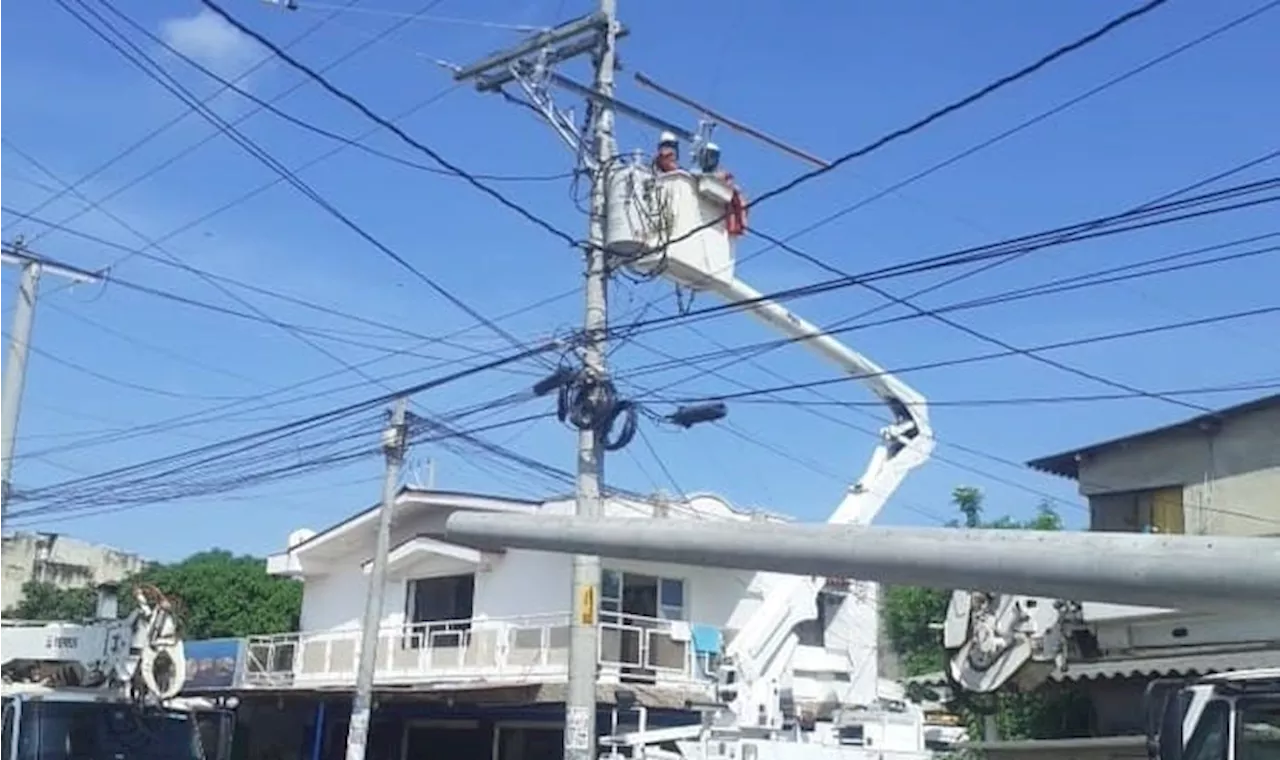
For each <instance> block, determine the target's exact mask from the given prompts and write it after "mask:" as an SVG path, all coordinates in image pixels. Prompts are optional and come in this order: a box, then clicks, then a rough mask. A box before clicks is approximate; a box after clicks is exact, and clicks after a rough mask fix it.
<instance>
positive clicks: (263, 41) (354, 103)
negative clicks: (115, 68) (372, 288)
mask: <svg viewBox="0 0 1280 760" xmlns="http://www.w3.org/2000/svg"><path fill="white" fill-rule="evenodd" d="M202 2H203V3H204V5H205V6H206V7H208V8H209V9H210V10H212V11H213V12H214V13H216V14H218V15H219V16H221V17H222V18H223V20H225V21H226V22H227V23H228V24H231V25H232V26H233V27H235V28H236V29H238V30H239V31H241V32H243V33H244V34H246V35H248V36H249V37H251V38H253V39H254V40H256V41H257V42H258V44H260V45H262V46H263V47H265V48H267V49H268V50H270V51H272V52H273V53H275V55H277V56H278V57H279V58H280V59H281V60H282V61H284V62H285V63H287V64H289V66H291V67H292V68H294V69H296V70H297V71H299V72H301V73H302V74H304V75H306V76H307V77H310V78H311V79H312V80H314V81H315V82H316V83H317V84H319V85H320V86H321V87H322V88H324V89H325V90H326V91H328V92H329V93H330V94H331V95H333V96H334V97H336V98H338V99H340V100H342V101H343V102H345V103H347V104H348V105H350V106H351V107H352V108H355V109H356V110H357V111H359V112H360V113H361V114H362V115H363V116H364V117H365V118H367V119H369V120H370V121H372V122H374V123H376V124H378V125H380V126H381V127H383V128H384V129H386V130H388V131H390V132H391V133H392V134H394V135H395V136H396V137H398V138H400V139H401V140H403V141H404V142H405V143H407V144H409V145H411V146H413V147H414V148H416V149H417V150H419V151H422V152H423V153H425V154H427V155H428V156H430V157H431V159H432V160H433V161H435V162H436V163H438V164H440V165H441V166H443V167H444V168H445V169H447V170H448V171H449V172H451V173H453V174H456V175H457V176H458V177H461V178H462V179H464V180H466V181H467V182H468V183H469V184H470V185H471V186H473V187H475V188H476V189H477V190H479V191H480V192H482V193H484V194H485V195H488V196H489V197H490V198H493V199H494V200H496V201H497V202H498V203H500V204H501V205H503V206H505V207H507V208H508V209H511V210H512V211H514V212H516V213H517V214H519V215H520V216H522V217H524V218H525V219H526V220H527V221H529V222H531V223H533V224H534V225H536V226H538V227H541V228H542V229H544V230H546V231H547V232H549V233H550V234H552V235H554V236H555V237H558V238H560V239H561V240H563V241H565V242H566V243H567V244H568V245H570V246H573V247H577V246H578V245H579V241H578V239H577V238H575V237H573V236H572V235H570V234H568V233H567V232H564V231H562V230H560V229H558V228H556V227H555V226H554V225H552V224H551V223H550V222H548V221H547V220H545V219H543V218H541V217H539V216H536V215H535V214H533V213H532V212H531V211H529V210H528V209H526V208H525V207H523V206H521V205H520V204H518V203H516V202H514V201H512V200H511V199H509V198H507V197H506V196H505V195H503V194H502V193H500V192H498V191H497V190H494V189H493V188H491V187H489V186H488V185H486V184H485V183H484V182H482V181H481V180H479V179H478V178H477V177H476V176H475V175H473V174H471V173H470V172H467V171H466V170H464V169H462V168H460V167H458V166H457V165H455V164H453V163H451V162H450V161H448V160H447V159H445V158H443V157H442V156H441V155H440V154H439V153H437V152H436V151H434V150H432V149H431V148H430V147H428V146H426V145H425V144H423V143H421V142H419V141H418V140H415V139H414V138H413V137H410V136H409V134H408V133H406V132H405V131H404V130H402V129H401V128H400V127H398V126H396V125H395V124H393V123H392V122H391V121H389V120H388V119H385V118H383V117H381V116H379V115H377V114H376V113H374V112H373V111H372V110H370V109H369V107H368V106H366V105H365V104H364V103H363V102H361V101H360V100H359V99H357V98H356V97H354V96H352V95H350V94H348V93H347V92H346V91H345V90H342V89H340V88H339V87H337V86H336V85H334V84H333V83H332V82H330V81H329V80H328V79H326V78H325V77H324V75H323V74H321V73H320V72H318V71H316V70H315V69H313V68H311V67H309V66H307V65H306V64H304V63H302V62H301V61H299V60H298V59H296V58H294V57H293V56H292V55H290V54H289V53H288V52H287V51H286V50H284V49H283V48H281V47H280V46H279V45H277V44H275V43H274V42H272V41H270V40H268V39H267V38H266V37H264V36H262V35H261V34H259V33H258V32H257V31H255V30H254V29H251V28H250V27H248V26H246V25H245V24H243V23H242V22H241V21H240V20H239V19H236V18H235V17H233V16H232V15H231V14H229V13H227V12H226V11H225V10H223V9H222V7H221V6H219V5H218V4H217V3H214V2H212V0H202ZM1161 2H1163V0H1161Z"/></svg>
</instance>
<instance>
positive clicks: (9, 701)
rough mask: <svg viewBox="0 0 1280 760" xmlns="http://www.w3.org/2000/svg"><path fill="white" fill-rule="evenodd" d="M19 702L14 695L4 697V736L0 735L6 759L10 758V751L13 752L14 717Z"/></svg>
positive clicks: (0, 744)
mask: <svg viewBox="0 0 1280 760" xmlns="http://www.w3.org/2000/svg"><path fill="white" fill-rule="evenodd" d="M17 704H18V703H17V700H15V699H14V698H13V697H5V698H4V736H3V737H0V751H2V752H3V753H4V760H9V756H10V753H11V752H13V718H14V710H15V709H16V706H17Z"/></svg>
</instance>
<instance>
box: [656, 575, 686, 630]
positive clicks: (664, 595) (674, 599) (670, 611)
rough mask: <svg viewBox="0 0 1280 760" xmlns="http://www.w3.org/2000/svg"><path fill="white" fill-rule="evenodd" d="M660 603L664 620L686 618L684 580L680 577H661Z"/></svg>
mask: <svg viewBox="0 0 1280 760" xmlns="http://www.w3.org/2000/svg"><path fill="white" fill-rule="evenodd" d="M658 604H659V609H660V611H661V612H662V617H663V619H664V620H684V581H683V580H681V579H679V578H663V579H661V581H660V582H659V584H658Z"/></svg>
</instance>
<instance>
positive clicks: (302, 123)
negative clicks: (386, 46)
mask: <svg viewBox="0 0 1280 760" xmlns="http://www.w3.org/2000/svg"><path fill="white" fill-rule="evenodd" d="M99 1H100V2H102V3H103V5H105V6H106V7H107V9H108V10H110V11H112V13H114V14H115V15H117V16H119V17H120V18H121V19H122V20H123V21H125V23H127V24H129V25H130V26H132V27H133V28H134V29H136V30H137V31H138V32H139V33H141V34H142V35H144V36H145V37H147V39H149V40H151V41H152V42H153V43H155V44H156V45H158V46H160V47H161V48H163V49H165V50H167V51H169V52H170V53H172V54H173V55H175V56H178V57H179V58H180V59H181V60H182V61H183V62H184V63H186V64H187V65H189V66H191V67H192V68H194V69H196V70H197V71H199V72H200V73H201V74H203V75H205V76H206V77H208V78H210V79H212V80H213V81H215V82H217V83H218V85H219V88H220V89H219V90H218V91H219V92H227V91H230V92H234V93H235V94H236V95H239V96H240V97H242V98H244V99H245V100H248V101H249V102H251V103H253V104H254V105H256V106H257V108H256V109H254V111H253V113H258V112H261V111H263V110H265V111H267V112H269V113H271V114H273V115H274V116H276V117H278V118H280V119H283V120H284V121H287V122H288V123H290V124H293V125H294V126H296V127H299V128H301V129H304V130H306V131H308V132H311V133H313V134H317V135H320V136H322V137H325V138H328V139H330V140H333V141H335V142H338V143H341V144H343V145H345V146H347V147H351V148H356V149H358V150H361V151H364V152H365V153H368V154H369V155H371V156H377V157H378V158H382V159H385V160H387V161H390V162H392V163H396V164H400V165H401V166H407V167H409V168H411V169H417V170H419V171H425V172H427V173H429V174H435V175H438V176H444V177H455V178H465V177H463V175H461V174H459V173H458V171H456V170H452V169H439V168H437V167H434V166H428V165H426V164H423V163H419V162H417V161H411V160H409V159H407V158H404V157H403V156H397V155H395V154H394V153H388V152H386V151H383V150H379V149H377V148H374V147H372V146H370V145H365V144H364V143H362V142H360V141H359V139H358V138H354V137H348V136H347V135H341V134H338V133H337V132H333V131H331V130H328V129H325V128H324V127H321V126H318V125H316V124H313V123H311V122H309V121H307V120H305V119H302V118H299V117H297V116H294V115H293V114H291V113H289V112H287V111H285V110H284V109H282V108H280V107H279V106H277V105H275V102H276V101H279V100H280V97H275V98H272V99H271V100H266V99H263V98H260V97H258V96H257V95H254V94H253V93H252V92H250V91H248V90H246V89H244V88H243V87H241V86H239V85H238V84H236V83H235V82H234V81H231V80H228V79H227V78H225V77H223V76H222V75H220V74H218V73H217V72H215V71H213V70H212V69H210V68H209V67H207V66H205V65H203V64H201V63H200V62H199V61H197V60H195V59H194V58H191V57H190V56H188V55H186V54H184V53H182V52H181V51H180V50H178V49H177V48H175V47H174V46H173V45H171V44H169V43H168V42H166V41H165V40H164V39H163V38H161V37H160V36H159V35H157V34H155V33H154V32H152V31H151V30H149V29H147V27H145V26H143V25H142V24H139V23H138V22H137V21H135V20H133V19H131V18H130V17H128V16H126V15H125V14H123V13H121V12H120V11H119V9H117V8H115V7H114V6H112V5H110V4H109V3H107V2H105V0H99ZM437 4H438V3H437ZM282 49H284V48H282ZM302 81H303V82H304V83H305V82H306V81H307V80H305V79H304V80H302ZM470 176H471V177H474V178H475V179H477V180H484V181H486V182H555V181H559V180H565V179H570V178H572V177H573V172H560V173H557V174H550V175H504V174H482V173H472V174H471V175H470Z"/></svg>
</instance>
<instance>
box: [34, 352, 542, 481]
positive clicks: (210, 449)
mask: <svg viewBox="0 0 1280 760" xmlns="http://www.w3.org/2000/svg"><path fill="white" fill-rule="evenodd" d="M563 347H564V344H563V343H562V342H560V341H553V342H549V343H544V344H542V345H540V346H536V347H534V348H531V349H527V350H525V351H521V352H519V353H515V354H511V355H508V356H504V357H501V358H499V359H494V360H493V361H490V362H487V363H485V364H483V365H480V366H478V367H468V368H466V369H462V370H458V371H455V372H451V373H449V374H446V375H443V376H439V377H436V378H433V379H431V380H427V381H425V382H421V383H417V384H415V385H412V386H409V387H407V388H402V389H399V390H394V391H391V392H389V393H386V394H383V395H380V396H375V397H373V398H370V399H366V400H363V401H358V402H355V403H353V404H347V405H345V406H341V407H338V408H336V409H332V410H329V411H326V412H321V413H318V414H313V415H311V416H308V417H304V418H302V419H300V420H296V421H293V422H289V423H285V424H282V425H276V426H273V427H270V428H267V429H265V430H260V431H257V432H253V433H248V434H245V435H239V436H235V437H233V438H229V439H226V440H223V441H219V442H216V443H211V444H207V445H204V446H199V447H196V448H193V449H188V450H186V451H183V452H180V453H178V454H172V455H168V456H165V457H161V458H158V459H151V460H147V461H144V462H139V463H137V464H133V465H128V466H125V467H118V468H114V469H111V470H107V471H105V472H101V473H97V474H95V475H92V476H88V477H85V478H79V479H74V480H70V481H64V482H62V483H56V484H53V485H51V486H45V487H43V488H37V489H32V490H30V491H27V492H26V493H25V494H24V496H25V497H26V498H28V499H34V498H40V497H41V496H42V495H43V494H45V493H48V492H51V491H54V490H56V489H63V488H68V487H71V486H79V485H83V484H85V483H90V482H94V481H101V480H103V479H106V478H118V477H123V476H130V475H135V474H137V473H139V472H145V471H146V470H148V469H150V468H154V467H169V468H170V469H169V470H166V471H164V472H163V473H162V474H164V475H167V474H170V472H176V471H180V469H181V468H178V469H176V470H175V469H174V467H176V466H177V465H178V464H179V463H181V464H182V465H183V466H187V467H189V466H193V461H192V457H204V458H203V459H196V460H194V464H200V463H204V462H209V461H216V460H217V459H220V458H224V457H226V456H229V455H231V454H235V453H240V452H243V451H249V450H252V449H253V448H254V447H255V446H258V445H261V444H262V442H264V441H272V440H276V439H278V438H280V437H281V436H284V435H291V434H294V433H297V432H299V431H302V430H309V429H313V428H314V427H316V426H317V425H321V424H324V423H328V422H330V421H333V420H338V419H343V418H348V417H350V416H352V415H355V414H359V413H362V412H365V411H368V410H371V409H374V408H377V407H380V406H383V405H385V404H386V403H388V402H389V401H391V400H394V399H396V398H400V397H406V396H413V395H416V394H418V393H421V392H423V391H426V390H431V389H434V388H438V387H441V386H444V385H448V384H451V383H454V382H457V381H459V380H463V379H465V378H468V377H472V376H474V375H477V374H480V373H482V372H486V371H489V370H493V369H496V368H498V367H501V366H504V365H508V364H512V363H515V362H518V361H523V360H525V359H528V358H530V357H531V356H533V355H535V354H541V353H546V352H548V351H553V350H558V349H562V348H563ZM228 450H229V451H228Z"/></svg>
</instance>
